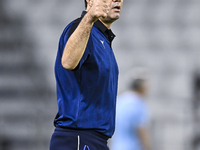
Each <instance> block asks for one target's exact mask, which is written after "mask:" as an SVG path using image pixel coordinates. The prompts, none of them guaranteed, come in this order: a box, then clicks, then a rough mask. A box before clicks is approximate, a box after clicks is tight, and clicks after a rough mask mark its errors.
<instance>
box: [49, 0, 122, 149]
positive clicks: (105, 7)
mask: <svg viewBox="0 0 200 150" xmlns="http://www.w3.org/2000/svg"><path fill="white" fill-rule="evenodd" d="M85 3H86V6H87V7H86V11H83V13H82V15H81V17H80V18H78V19H76V20H74V21H72V22H71V23H70V24H69V25H68V26H67V27H66V28H65V30H64V31H63V33H62V35H61V38H60V42H59V49H58V53H57V58H56V63H55V76H56V83H57V102H58V113H57V115H56V118H55V120H54V125H55V127H56V129H55V131H54V133H53V135H52V138H51V144H50V150H90V149H91V150H108V147H107V140H108V138H110V137H111V136H112V135H113V132H114V128H115V107H116V95H117V83H118V66H117V62H116V60H115V56H114V53H113V50H112V48H111V43H112V40H113V39H114V37H115V35H114V34H113V33H112V31H111V30H110V27H111V24H112V23H113V22H114V21H115V20H117V19H118V18H119V17H120V13H121V8H122V5H123V0H85Z"/></svg>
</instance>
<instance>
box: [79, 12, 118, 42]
mask: <svg viewBox="0 0 200 150" xmlns="http://www.w3.org/2000/svg"><path fill="white" fill-rule="evenodd" d="M86 13H87V11H83V12H82V14H81V17H84V16H85V14H86ZM95 25H96V26H97V27H98V29H99V30H100V31H101V32H102V33H103V34H104V35H105V36H106V38H107V39H108V40H109V41H110V43H111V42H112V41H113V39H114V38H115V34H114V33H113V32H112V30H111V29H108V28H107V27H106V26H105V25H104V24H103V23H102V22H101V21H100V20H97V21H96V22H95Z"/></svg>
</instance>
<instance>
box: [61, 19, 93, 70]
mask: <svg viewBox="0 0 200 150" xmlns="http://www.w3.org/2000/svg"><path fill="white" fill-rule="evenodd" d="M80 21H81V18H78V19H76V20H75V21H74V22H73V23H71V26H70V27H69V28H68V29H67V30H66V31H65V32H64V34H63V47H62V49H63V50H64V47H65V45H66V43H67V41H68V39H69V37H70V36H71V35H72V34H73V32H74V31H75V30H76V28H77V27H78V25H79V23H80ZM91 46H92V42H91V38H89V40H88V44H87V47H86V49H85V52H84V54H83V56H82V58H81V60H80V62H79V64H78V65H77V67H76V68H75V69H74V70H77V69H80V68H81V66H82V64H83V63H84V62H85V60H86V59H87V58H88V57H89V55H90V52H91Z"/></svg>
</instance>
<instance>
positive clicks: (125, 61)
mask: <svg viewBox="0 0 200 150" xmlns="http://www.w3.org/2000/svg"><path fill="white" fill-rule="evenodd" d="M83 9H84V3H83V0H56V1H55V0H54V1H49V0H43V1H40V0H28V1H27V0H17V1H14V0H0V150H45V149H48V146H49V140H50V138H51V134H52V132H53V129H54V127H53V119H54V116H55V115H56V112H57V102H56V92H55V91H56V87H55V79H54V61H55V57H56V53H57V46H58V41H59V37H60V35H61V33H62V31H63V29H64V27H65V26H66V25H67V24H68V23H69V22H70V21H72V20H73V19H75V18H77V17H79V16H80V14H81V12H82V10H83ZM112 29H113V32H114V33H115V34H116V35H117V37H116V39H115V40H114V42H113V49H114V51H115V55H116V58H117V61H118V65H119V69H120V76H119V94H120V93H122V92H123V91H125V90H126V89H127V85H128V81H129V80H128V79H127V73H128V71H129V70H130V69H131V68H133V67H138V66H142V67H145V68H147V69H148V70H149V71H150V76H149V78H150V87H151V88H150V92H149V95H148V98H147V99H148V105H149V107H150V111H151V124H150V131H151V140H152V143H153V150H200V126H199V125H200V103H199V102H200V59H199V57H200V50H199V49H200V0H124V7H123V12H122V14H121V18H120V20H118V21H117V22H116V23H114V24H113V26H112Z"/></svg>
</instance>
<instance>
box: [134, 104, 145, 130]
mask: <svg viewBox="0 0 200 150" xmlns="http://www.w3.org/2000/svg"><path fill="white" fill-rule="evenodd" d="M132 117H133V118H132V120H133V124H134V126H135V127H136V128H137V127H146V125H147V124H148V113H147V108H146V107H145V106H143V105H142V106H141V105H138V106H137V108H135V110H134V113H133V116H132Z"/></svg>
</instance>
